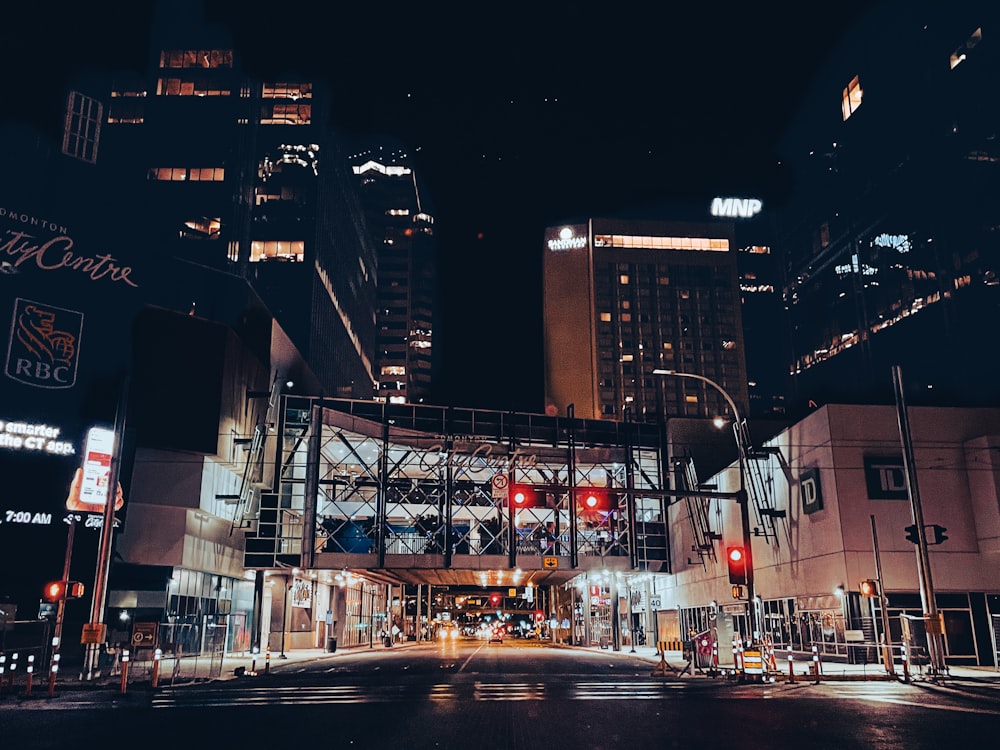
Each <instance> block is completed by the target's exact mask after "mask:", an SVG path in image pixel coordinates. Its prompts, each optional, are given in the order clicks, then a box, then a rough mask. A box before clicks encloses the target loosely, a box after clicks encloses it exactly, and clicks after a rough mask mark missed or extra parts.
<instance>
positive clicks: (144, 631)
mask: <svg viewBox="0 0 1000 750" xmlns="http://www.w3.org/2000/svg"><path fill="white" fill-rule="evenodd" d="M156 625H157V624H156V623H155V622H137V623H135V624H134V625H132V645H133V646H135V647H136V648H153V646H155V645H156Z"/></svg>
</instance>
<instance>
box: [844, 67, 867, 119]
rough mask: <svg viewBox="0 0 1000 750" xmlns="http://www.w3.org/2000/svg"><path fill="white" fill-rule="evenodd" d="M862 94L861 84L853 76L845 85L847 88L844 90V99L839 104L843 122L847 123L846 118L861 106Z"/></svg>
mask: <svg viewBox="0 0 1000 750" xmlns="http://www.w3.org/2000/svg"><path fill="white" fill-rule="evenodd" d="M863 94H864V91H862V90H861V82H860V81H859V80H858V77H857V76H854V78H852V79H851V82H850V83H849V84H848V85H847V88H846V89H844V99H843V102H842V103H841V110H842V114H843V116H844V122H847V118H848V117H850V116H851V115H853V114H854V113H855V112H857V111H858V107H860V106H861V97H862V95H863Z"/></svg>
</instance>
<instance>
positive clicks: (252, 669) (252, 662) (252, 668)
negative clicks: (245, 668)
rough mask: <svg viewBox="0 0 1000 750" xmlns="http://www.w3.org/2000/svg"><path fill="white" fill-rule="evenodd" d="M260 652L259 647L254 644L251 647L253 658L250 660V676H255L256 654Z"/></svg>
mask: <svg viewBox="0 0 1000 750" xmlns="http://www.w3.org/2000/svg"><path fill="white" fill-rule="evenodd" d="M259 653H260V649H259V648H257V647H256V646H254V647H253V658H252V659H251V660H250V676H251V677H256V676H257V654H259Z"/></svg>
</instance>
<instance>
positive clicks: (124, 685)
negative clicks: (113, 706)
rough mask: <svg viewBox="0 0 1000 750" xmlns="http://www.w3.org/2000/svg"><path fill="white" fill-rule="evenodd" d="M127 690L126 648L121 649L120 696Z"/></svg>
mask: <svg viewBox="0 0 1000 750" xmlns="http://www.w3.org/2000/svg"><path fill="white" fill-rule="evenodd" d="M127 689H128V649H127V648H123V649H122V685H121V692H122V695H124V694H125V691H126V690H127Z"/></svg>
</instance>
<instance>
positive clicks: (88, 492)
mask: <svg viewBox="0 0 1000 750" xmlns="http://www.w3.org/2000/svg"><path fill="white" fill-rule="evenodd" d="M114 446H115V433H114V432H113V431H112V430H107V429H103V428H101V427H92V428H91V429H90V431H89V432H88V433H87V447H86V450H84V454H83V466H81V467H78V468H77V470H76V471H75V472H74V473H73V481H72V482H70V486H69V496H68V497H67V498H66V508H67V509H68V510H72V511H84V512H87V513H103V512H104V504H105V503H106V502H107V498H108V484H109V483H110V480H111V457H112V455H113V454H114ZM124 504H125V497H124V494H123V493H122V486H121V483H119V484H118V488H117V492H116V495H115V510H118V509H119V508H121V507H122V506H123V505H124Z"/></svg>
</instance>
